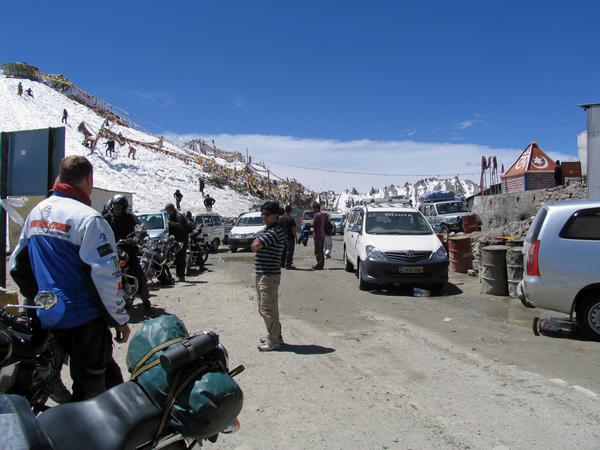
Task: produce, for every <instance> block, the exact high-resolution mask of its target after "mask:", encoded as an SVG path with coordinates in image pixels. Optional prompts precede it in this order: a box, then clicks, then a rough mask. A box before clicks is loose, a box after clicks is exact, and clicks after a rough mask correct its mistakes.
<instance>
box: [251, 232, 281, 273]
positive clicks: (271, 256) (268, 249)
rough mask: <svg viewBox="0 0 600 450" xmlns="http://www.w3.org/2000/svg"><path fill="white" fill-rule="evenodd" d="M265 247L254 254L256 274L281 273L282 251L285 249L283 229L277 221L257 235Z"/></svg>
mask: <svg viewBox="0 0 600 450" xmlns="http://www.w3.org/2000/svg"><path fill="white" fill-rule="evenodd" d="M256 239H258V240H259V241H260V243H261V244H262V246H263V248H261V249H260V250H258V251H257V252H256V254H255V255H254V272H255V273H256V275H279V274H281V265H280V264H281V252H282V251H283V240H284V235H283V230H282V229H281V227H280V226H279V225H278V224H277V223H275V225H273V226H272V227H271V228H267V229H266V230H263V231H262V232H261V233H260V234H259V235H258V236H257V237H256Z"/></svg>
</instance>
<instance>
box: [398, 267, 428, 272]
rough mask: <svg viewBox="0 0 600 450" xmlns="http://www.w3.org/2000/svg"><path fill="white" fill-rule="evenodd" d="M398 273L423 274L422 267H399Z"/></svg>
mask: <svg viewBox="0 0 600 450" xmlns="http://www.w3.org/2000/svg"><path fill="white" fill-rule="evenodd" d="M398 271H399V272H400V273H423V268H422V267H400V269H398Z"/></svg>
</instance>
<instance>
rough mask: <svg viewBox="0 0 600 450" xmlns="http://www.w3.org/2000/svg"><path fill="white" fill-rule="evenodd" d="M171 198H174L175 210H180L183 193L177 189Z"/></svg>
mask: <svg viewBox="0 0 600 450" xmlns="http://www.w3.org/2000/svg"><path fill="white" fill-rule="evenodd" d="M173 198H174V199H175V205H176V207H177V211H181V199H182V198H183V194H182V193H181V192H179V189H177V190H176V191H175V193H174V194H173Z"/></svg>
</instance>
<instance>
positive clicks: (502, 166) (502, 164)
mask: <svg viewBox="0 0 600 450" xmlns="http://www.w3.org/2000/svg"><path fill="white" fill-rule="evenodd" d="M500 173H504V163H502V172H500Z"/></svg>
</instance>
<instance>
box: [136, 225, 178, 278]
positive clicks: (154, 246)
mask: <svg viewBox="0 0 600 450" xmlns="http://www.w3.org/2000/svg"><path fill="white" fill-rule="evenodd" d="M181 248H182V244H181V243H180V242H177V241H176V240H175V237H173V236H168V237H164V238H162V239H152V238H146V240H145V241H144V246H143V247H142V257H141V262H142V270H143V271H144V274H145V275H146V278H147V279H148V281H150V280H152V279H153V278H157V279H158V280H172V279H173V277H172V276H171V271H170V270H169V266H171V265H173V263H174V261H175V253H176V252H178V251H180V250H181ZM163 282H164V281H163Z"/></svg>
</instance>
